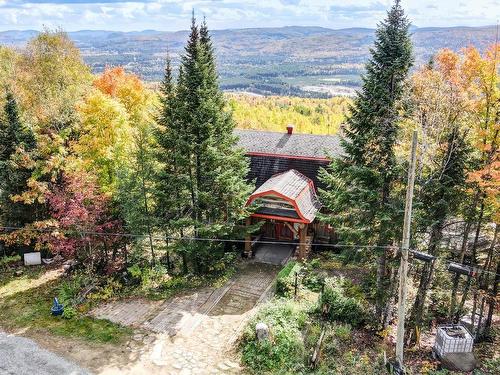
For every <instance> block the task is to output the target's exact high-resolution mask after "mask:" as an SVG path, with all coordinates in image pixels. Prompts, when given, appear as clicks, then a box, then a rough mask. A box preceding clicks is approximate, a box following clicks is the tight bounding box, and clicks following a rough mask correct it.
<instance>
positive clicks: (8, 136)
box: [0, 91, 37, 227]
mask: <svg viewBox="0 0 500 375" xmlns="http://www.w3.org/2000/svg"><path fill="white" fill-rule="evenodd" d="M35 147H36V141H35V136H34V134H33V132H32V131H31V129H29V128H28V127H26V126H24V125H23V124H22V122H21V119H20V117H19V110H18V107H17V103H16V100H15V98H14V96H13V95H12V93H11V92H10V91H8V92H7V95H6V102H5V106H4V114H3V116H2V117H1V119H0V222H1V223H2V224H3V225H5V226H11V227H21V226H23V225H25V224H27V223H31V222H33V221H34V220H35V219H36V217H35V211H36V209H37V205H36V204H33V205H27V204H24V203H22V202H14V201H13V200H12V197H13V196H14V195H17V194H21V193H23V192H24V191H25V190H26V189H27V181H28V179H29V178H30V176H31V173H32V169H31V168H30V166H29V165H26V164H27V163H26V156H29V153H30V152H32V151H33V150H34V149H35ZM28 164H29V163H28Z"/></svg>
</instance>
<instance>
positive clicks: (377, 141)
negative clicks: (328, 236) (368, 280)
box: [321, 0, 413, 325]
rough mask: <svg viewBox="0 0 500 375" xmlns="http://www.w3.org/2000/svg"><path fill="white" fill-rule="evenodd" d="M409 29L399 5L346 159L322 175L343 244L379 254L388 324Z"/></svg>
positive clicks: (360, 102) (378, 44)
mask: <svg viewBox="0 0 500 375" xmlns="http://www.w3.org/2000/svg"><path fill="white" fill-rule="evenodd" d="M409 26H410V23H409V21H408V19H407V18H406V16H405V15H404V11H403V9H402V7H401V4H400V2H399V0H396V1H395V3H394V5H393V6H392V8H391V9H390V10H389V12H388V14H387V17H386V19H385V20H384V21H383V22H381V23H380V24H379V25H378V27H377V30H376V38H375V42H374V47H373V48H372V49H371V59H370V60H369V61H368V63H367V64H366V73H365V75H364V76H363V78H362V82H363V85H362V89H361V91H360V92H358V94H357V97H356V98H355V100H354V104H353V105H352V106H351V108H350V116H349V118H348V119H347V122H346V125H345V126H344V127H343V129H342V131H343V139H342V146H343V148H344V150H345V155H344V156H343V157H341V158H339V159H337V160H334V161H333V163H332V164H331V165H330V166H329V167H328V168H327V169H326V170H323V171H322V174H321V178H322V181H323V182H324V183H325V185H326V188H325V189H324V190H322V191H321V195H322V198H323V202H324V205H325V206H326V208H327V209H328V210H329V211H330V212H331V215H329V216H327V217H325V220H326V221H328V222H330V223H332V224H334V225H335V226H336V228H338V230H339V235H340V238H341V240H342V241H344V242H346V243H361V244H363V245H373V246H375V247H374V249H375V250H374V251H375V252H376V254H377V261H378V267H377V290H376V299H377V315H378V317H379V318H380V321H381V323H383V324H384V325H385V324H386V322H387V316H386V315H387V314H386V313H385V312H386V311H387V310H386V309H385V308H384V307H385V306H386V303H387V298H388V295H387V294H388V293H386V292H387V291H388V290H390V289H391V288H390V286H389V285H388V280H387V270H388V267H387V257H388V250H387V248H386V247H387V246H391V245H394V244H395V243H396V242H398V241H399V239H400V233H401V226H400V225H399V223H400V222H402V220H400V217H401V212H402V206H403V205H402V203H401V194H400V193H401V190H400V189H398V186H400V185H401V181H402V179H401V175H400V168H399V166H398V162H397V160H396V158H395V152H394V148H395V145H396V142H397V136H398V129H399V123H400V120H401V116H402V114H403V113H402V108H401V105H400V102H401V99H402V95H403V93H404V90H405V79H406V78H407V75H408V71H409V69H410V67H411V66H412V62H413V58H412V44H411V39H410V35H409Z"/></svg>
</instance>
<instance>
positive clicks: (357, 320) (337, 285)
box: [319, 278, 366, 327]
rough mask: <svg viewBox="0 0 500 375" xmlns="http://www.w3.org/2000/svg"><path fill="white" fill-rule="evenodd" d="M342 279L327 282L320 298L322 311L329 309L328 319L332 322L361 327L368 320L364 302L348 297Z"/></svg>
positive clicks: (332, 279)
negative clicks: (324, 307)
mask: <svg viewBox="0 0 500 375" xmlns="http://www.w3.org/2000/svg"><path fill="white" fill-rule="evenodd" d="M342 285H343V279H342V278H331V279H327V280H325V289H324V292H323V293H322V294H321V296H320V306H319V308H320V310H321V311H323V306H325V305H326V306H327V307H328V309H329V310H328V318H329V319H330V320H332V321H338V322H343V323H349V324H350V325H352V326H353V327H359V326H360V325H362V324H363V322H364V321H365V318H366V309H365V307H364V306H363V304H362V302H361V301H360V300H358V299H356V298H354V297H347V296H346V295H345V291H344V289H343V288H342Z"/></svg>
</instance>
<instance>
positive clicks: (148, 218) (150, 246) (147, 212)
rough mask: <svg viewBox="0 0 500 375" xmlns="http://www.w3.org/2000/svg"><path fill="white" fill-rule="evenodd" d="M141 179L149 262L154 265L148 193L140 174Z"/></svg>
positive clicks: (154, 257)
mask: <svg viewBox="0 0 500 375" xmlns="http://www.w3.org/2000/svg"><path fill="white" fill-rule="evenodd" d="M141 180H142V183H141V190H142V198H143V200H144V212H145V214H146V229H147V231H148V237H149V248H150V250H151V264H152V265H155V263H156V256H155V249H154V247H153V234H152V232H151V219H150V216H149V205H148V195H147V191H146V182H145V181H144V176H142V178H141Z"/></svg>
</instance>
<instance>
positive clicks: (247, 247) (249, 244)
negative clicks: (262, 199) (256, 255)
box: [245, 217, 252, 258]
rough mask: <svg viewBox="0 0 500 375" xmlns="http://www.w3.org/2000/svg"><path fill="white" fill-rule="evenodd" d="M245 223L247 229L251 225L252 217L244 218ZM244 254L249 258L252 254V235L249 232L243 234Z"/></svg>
mask: <svg viewBox="0 0 500 375" xmlns="http://www.w3.org/2000/svg"><path fill="white" fill-rule="evenodd" d="M245 225H246V227H247V229H248V227H249V226H250V225H252V218H250V217H247V218H246V220H245ZM245 256H246V257H247V258H250V257H251V256H252V235H251V234H250V233H247V234H245Z"/></svg>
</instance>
